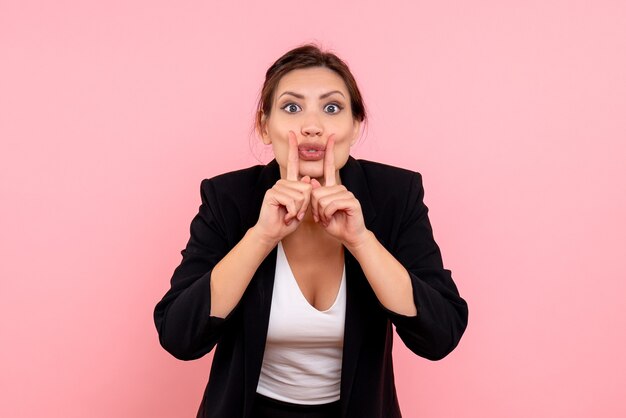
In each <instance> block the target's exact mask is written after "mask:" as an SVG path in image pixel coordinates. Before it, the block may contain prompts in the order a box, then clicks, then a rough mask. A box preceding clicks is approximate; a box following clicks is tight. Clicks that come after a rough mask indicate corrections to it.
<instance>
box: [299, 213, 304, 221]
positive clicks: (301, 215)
mask: <svg viewBox="0 0 626 418" xmlns="http://www.w3.org/2000/svg"><path fill="white" fill-rule="evenodd" d="M302 218H304V212H300V213H299V214H298V220H299V221H301V220H302Z"/></svg>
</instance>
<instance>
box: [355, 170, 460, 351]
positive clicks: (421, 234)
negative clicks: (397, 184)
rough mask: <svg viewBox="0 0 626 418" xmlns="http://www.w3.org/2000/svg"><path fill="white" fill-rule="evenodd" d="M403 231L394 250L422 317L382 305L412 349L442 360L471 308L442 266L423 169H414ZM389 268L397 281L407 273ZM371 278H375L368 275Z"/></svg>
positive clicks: (399, 333) (403, 221)
mask: <svg viewBox="0 0 626 418" xmlns="http://www.w3.org/2000/svg"><path fill="white" fill-rule="evenodd" d="M399 231H400V232H399V234H398V237H397V240H396V242H395V243H393V248H392V252H393V254H394V256H395V259H396V260H397V262H399V263H400V264H401V265H402V266H404V268H405V269H406V272H407V273H408V277H409V279H410V282H411V289H410V293H409V295H410V297H412V299H413V301H414V304H415V307H416V308H417V315H415V316H411V315H405V314H403V312H402V311H400V310H396V309H393V310H390V309H388V308H387V307H386V306H384V304H383V308H384V309H385V310H386V311H387V313H388V315H389V317H390V319H391V321H392V322H393V324H394V325H395V326H396V331H397V332H398V335H399V336H400V338H401V339H402V341H403V342H404V343H405V345H406V346H407V347H408V348H409V349H410V350H411V351H413V352H414V353H416V354H418V355H420V356H422V357H425V358H428V359H430V360H439V359H441V358H443V357H445V356H446V355H447V354H449V353H450V352H451V351H452V350H453V349H454V348H455V347H456V346H457V344H458V343H459V340H460V339H461V336H462V335H463V332H464V331H465V328H466V326H467V317H468V309H467V303H466V302H465V300H463V299H462V298H461V297H460V296H459V292H458V290H457V288H456V285H455V284H454V282H453V280H452V277H451V272H450V270H447V269H444V267H443V261H442V258H441V253H440V250H439V247H438V245H437V244H436V242H435V240H434V238H433V232H432V228H431V225H430V220H429V219H428V208H427V207H426V205H425V204H424V188H423V186H422V179H421V175H420V174H419V173H415V176H414V177H413V178H412V180H411V185H410V189H409V198H408V201H407V207H406V209H405V211H404V215H403V217H402V223H401V225H400V228H399ZM389 256H391V255H389ZM389 264H393V263H391V262H389ZM377 271H378V270H377ZM389 271H391V272H395V274H397V275H398V277H396V278H395V279H394V280H400V278H403V277H406V276H404V273H403V272H401V273H397V271H398V270H395V269H391V270H389ZM364 272H365V271H364ZM379 275H380V276H379ZM383 275H384V271H382V270H381V271H378V274H377V275H376V277H377V278H378V279H374V280H380V281H382V280H383V279H382V276H383ZM368 280H370V283H371V282H372V280H371V279H370V278H369V277H368ZM387 283H391V282H390V281H387ZM372 287H374V285H372ZM381 303H382V300H381ZM387 306H391V305H387ZM394 311H395V312H394Z"/></svg>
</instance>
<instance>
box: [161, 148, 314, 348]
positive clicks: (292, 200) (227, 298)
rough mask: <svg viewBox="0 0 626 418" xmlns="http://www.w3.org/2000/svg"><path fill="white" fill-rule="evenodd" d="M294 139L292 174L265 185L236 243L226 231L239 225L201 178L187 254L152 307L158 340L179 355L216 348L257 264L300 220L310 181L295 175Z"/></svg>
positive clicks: (210, 182) (291, 159)
mask: <svg viewBox="0 0 626 418" xmlns="http://www.w3.org/2000/svg"><path fill="white" fill-rule="evenodd" d="M294 141H295V139H292V141H291V142H292V143H291V147H290V163H289V166H288V179H285V180H283V179H281V180H278V181H277V182H276V184H275V185H274V186H273V187H272V188H271V189H269V190H267V191H266V193H265V196H264V199H263V202H262V205H261V210H260V214H259V219H258V221H257V223H256V225H254V226H253V227H252V228H250V229H249V230H248V231H247V232H246V233H245V234H244V236H243V237H242V239H241V240H240V241H239V242H237V243H236V244H234V243H233V242H232V241H233V239H232V238H231V239H230V242H229V240H228V239H227V238H226V237H227V233H226V232H227V231H228V232H232V231H231V230H229V228H238V227H239V225H238V224H237V225H232V224H229V223H228V222H227V221H226V220H225V216H222V213H221V212H220V205H219V203H218V196H217V193H216V191H215V190H214V182H212V181H211V180H204V181H203V182H202V186H201V197H202V204H201V205H200V209H199V212H198V214H197V215H196V216H195V217H194V219H193V221H192V222H191V228H190V230H191V237H190V239H189V242H188V243H187V247H186V248H185V249H184V250H183V251H182V252H181V254H182V255H183V260H182V262H181V263H180V265H179V266H178V267H177V268H176V270H175V271H174V275H173V276H172V279H171V288H170V290H169V291H168V292H167V293H166V294H165V296H164V297H163V299H162V300H161V301H160V302H159V303H158V304H157V306H156V308H155V310H154V320H155V324H156V326H157V330H158V333H159V341H160V343H161V345H162V346H163V348H165V349H166V350H167V351H168V352H170V353H171V354H172V355H174V356H175V357H176V358H179V359H183V360H191V359H196V358H199V357H202V356H203V355H204V354H206V353H208V352H209V351H211V350H212V349H213V347H214V346H215V344H216V343H217V341H218V339H219V336H220V335H221V334H222V332H223V329H224V326H225V324H226V323H227V322H228V320H229V319H230V317H231V316H232V314H233V312H234V311H235V309H236V307H237V305H238V304H239V302H240V301H241V298H242V296H243V294H244V292H245V290H246V288H247V287H248V285H249V283H250V281H251V279H252V277H253V276H254V274H255V272H256V270H257V268H258V267H259V265H260V264H261V263H262V262H263V260H264V259H265V257H267V255H268V254H269V253H270V251H271V250H272V249H273V248H274V247H275V246H276V244H277V243H278V241H280V240H281V239H282V238H283V237H284V236H285V235H288V234H290V233H292V232H293V231H294V230H295V229H296V228H297V227H298V225H299V224H300V222H301V220H302V216H301V215H300V214H301V213H303V212H304V211H306V208H307V206H308V202H309V196H310V193H311V185H310V184H309V183H308V182H309V181H310V179H308V177H306V176H305V177H304V178H303V179H302V181H298V180H297V176H298V174H297V170H298V167H297V161H298V160H297V158H298V154H297V152H298V151H297V146H296V145H295V142H294ZM231 223H232V222H231Z"/></svg>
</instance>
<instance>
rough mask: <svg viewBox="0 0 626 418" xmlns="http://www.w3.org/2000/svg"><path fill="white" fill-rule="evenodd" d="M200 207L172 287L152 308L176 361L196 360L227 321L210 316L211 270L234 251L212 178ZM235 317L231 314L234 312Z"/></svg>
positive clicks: (204, 186) (202, 190)
mask: <svg viewBox="0 0 626 418" xmlns="http://www.w3.org/2000/svg"><path fill="white" fill-rule="evenodd" d="M200 193H201V199H202V203H201V205H200V208H199V210H198V214H197V215H196V216H195V217H194V218H193V220H192V221H191V226H190V238H189V241H188V242H187V245H186V247H185V249H184V250H182V251H181V254H182V256H183V259H182V261H181V263H180V265H179V266H178V267H177V268H176V269H175V270H174V274H173V275H172V278H171V281H170V289H169V290H168V291H167V293H166V294H165V296H164V297H163V299H161V301H160V302H158V303H157V305H156V307H155V309H154V322H155V324H156V328H157V331H158V334H159V342H160V343H161V345H162V346H163V348H165V350H167V351H168V352H169V353H170V354H172V355H173V356H174V357H176V358H178V359H181V360H193V359H197V358H200V357H202V356H203V355H205V354H206V353H208V352H209V351H211V350H212V349H213V347H214V346H215V344H216V343H217V341H218V339H219V336H220V334H221V332H222V331H223V327H224V325H225V323H226V322H227V321H228V319H229V317H230V315H229V317H227V318H218V317H212V316H210V312H211V286H210V280H211V271H212V270H213V267H214V266H215V265H216V264H217V263H218V262H219V261H220V260H221V259H222V258H223V257H224V256H225V255H226V254H227V253H228V251H230V246H229V244H228V242H227V239H226V234H225V231H224V219H223V217H222V216H221V214H220V212H219V206H218V205H217V200H216V194H215V190H214V188H213V184H212V183H211V180H207V179H205V180H203V181H202V184H201V187H200ZM231 314H232V313H231Z"/></svg>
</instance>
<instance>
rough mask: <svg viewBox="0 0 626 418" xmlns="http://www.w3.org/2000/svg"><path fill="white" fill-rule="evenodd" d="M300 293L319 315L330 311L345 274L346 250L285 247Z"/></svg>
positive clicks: (286, 243) (327, 247)
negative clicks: (344, 251)
mask: <svg viewBox="0 0 626 418" xmlns="http://www.w3.org/2000/svg"><path fill="white" fill-rule="evenodd" d="M282 248H283V251H284V254H285V256H286V260H287V262H288V266H289V268H290V270H291V273H292V274H293V277H294V279H295V282H296V283H297V286H298V289H299V290H300V292H301V293H302V295H303V296H304V298H305V299H306V300H307V302H308V303H309V304H310V305H311V306H312V307H314V308H315V309H317V310H318V311H325V310H328V309H329V308H330V307H331V306H332V305H333V303H334V302H335V300H336V299H337V295H338V292H339V288H340V285H341V279H342V275H343V271H344V254H343V246H341V245H336V246H334V247H329V246H326V247H323V246H317V247H315V246H310V247H309V248H307V247H306V246H295V245H292V244H290V243H289V242H285V243H283V245H282Z"/></svg>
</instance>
